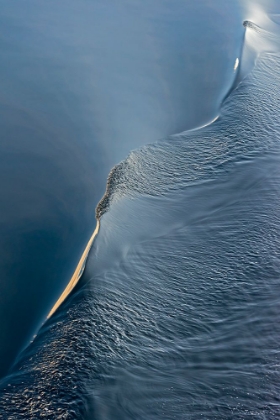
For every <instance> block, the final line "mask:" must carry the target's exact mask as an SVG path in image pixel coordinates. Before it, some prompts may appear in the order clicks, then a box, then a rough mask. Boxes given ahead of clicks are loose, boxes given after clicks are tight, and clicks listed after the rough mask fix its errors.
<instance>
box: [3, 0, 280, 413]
mask: <svg viewBox="0 0 280 420" xmlns="http://www.w3.org/2000/svg"><path fill="white" fill-rule="evenodd" d="M217 7H218V10H222V5H221V4H218V3H217ZM270 7H271V9H269V8H268V6H267V8H266V10H262V9H261V4H256V3H254V2H252V3H249V4H246V8H244V9H242V7H241V8H240V16H241V17H242V19H241V21H240V35H239V36H238V38H237V39H236V48H237V49H236V51H239V54H238V57H239V60H240V64H239V67H238V68H237V69H236V71H235V72H233V71H232V68H233V66H231V67H228V69H229V68H231V72H230V71H229V75H228V79H227V81H228V84H225V85H224V87H223V89H221V90H220V91H219V92H220V97H219V100H218V99H217V96H216V99H217V104H218V103H219V104H220V106H221V107H220V109H219V110H218V108H216V111H217V110H218V111H219V112H218V114H217V115H216V114H215V113H214V111H215V107H211V109H212V111H213V115H212V116H211V119H213V118H212V117H215V116H218V118H217V119H216V120H215V121H214V122H212V123H210V124H208V125H206V126H204V127H201V128H198V129H193V130H187V129H188V128H193V126H192V124H191V123H190V125H189V126H188V124H187V123H186V124H187V125H186V130H184V131H181V132H180V131H179V130H178V131H177V130H175V132H174V133H165V134H166V135H165V137H164V136H162V140H157V139H156V138H155V139H152V141H150V142H148V141H147V142H145V143H149V144H146V145H145V146H141V147H137V148H135V149H134V150H132V151H131V152H130V153H129V154H128V156H127V157H126V158H124V159H123V160H122V161H121V162H120V163H119V164H117V165H116V166H115V167H114V168H113V169H112V170H111V172H110V174H109V176H108V180H107V189H106V193H105V195H104V196H103V199H101V201H100V202H99V204H98V205H97V208H96V218H97V220H98V221H99V223H100V228H99V232H98V234H97V236H96V238H95V240H94V243H93V245H92V248H91V251H90V253H89V256H88V260H87V264H86V267H85V270H84V272H83V275H82V277H81V279H80V281H79V283H78V285H77V286H76V288H75V289H74V290H73V291H72V293H71V294H70V295H69V297H68V298H67V299H66V300H65V301H64V302H63V303H62V305H61V306H60V307H59V308H58V310H57V311H56V312H55V313H54V315H53V316H52V317H51V318H49V319H48V321H47V322H46V323H45V324H44V325H43V326H42V328H41V329H40V330H39V331H38V334H37V335H36V337H35V338H34V340H33V341H32V343H31V344H30V345H29V346H27V347H26V348H25V350H24V351H23V352H22V353H21V354H19V356H18V357H17V360H16V362H15V364H14V365H13V366H12V368H11V369H10V371H9V372H8V374H7V375H6V376H5V377H3V379H2V381H1V383H0V410H1V411H0V412H1V415H2V417H3V418H4V419H21V418H23V419H29V418H30V419H37V418H49V419H89V420H93V419H106V420H108V419H191V420H193V419H201V418H202V419H211V420H212V419H240V420H241V419H273V418H275V419H276V418H279V417H280V400H279V390H280V389H279V382H280V370H279V366H280V347H279V333H280V327H279V325H280V322H279V321H280V311H279V307H280V306H279V304H280V298H279V291H280V258H279V255H280V252H279V251H280V249H279V248H280V242H279V235H280V200H279V199H280V169H279V168H280V165H279V164H280V162H279V160H280V154H279V152H280V147H279V146H280V118H279V117H280V107H279V104H280V97H279V88H280V37H279V33H280V32H279V28H278V16H279V15H277V5H274V9H273V5H271V6H270ZM227 13H228V11H227ZM243 21H245V23H244V26H243V25H242V22H243ZM244 32H246V33H245V34H244ZM238 40H239V41H242V43H241V44H238V42H237V41H238ZM238 45H239V46H238ZM235 60H236V58H234V59H233V60H232V62H233V65H234V63H235V62H236V61H235ZM206 97H207V95H206V96H205V98H206ZM223 98H224V99H223ZM198 103H199V101H198ZM203 115H204V116H205V121H201V123H207V122H209V121H207V118H208V116H207V118H206V113H203ZM209 116H210V115H209ZM192 121H194V120H192ZM197 122H198V121H197ZM195 125H196V124H195ZM197 125H200V124H197ZM177 127H178V128H179V127H180V124H178V126H177ZM170 134H172V135H170ZM132 148H133V147H131V149H132ZM51 303H52V301H51V300H50V303H49V305H50V304H51ZM45 307H46V309H48V305H47V304H46V305H45Z"/></svg>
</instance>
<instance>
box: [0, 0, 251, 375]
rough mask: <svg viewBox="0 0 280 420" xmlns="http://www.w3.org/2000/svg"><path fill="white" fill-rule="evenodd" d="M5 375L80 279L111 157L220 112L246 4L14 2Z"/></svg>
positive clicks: (6, 6)
mask: <svg viewBox="0 0 280 420" xmlns="http://www.w3.org/2000/svg"><path fill="white" fill-rule="evenodd" d="M0 26H1V39H0V60H1V65H0V85H1V94H0V108H1V113H0V130H1V145H0V191H1V203H2V204H1V209H0V220H1V226H0V231H1V235H0V238H1V239H0V255H1V258H0V270H1V281H0V325H1V328H0V343H1V345H0V375H3V374H4V373H5V372H7V369H8V368H9V366H10V365H11V363H12V362H13V361H14V359H15V357H16V355H17V354H18V352H19V350H20V349H22V348H23V347H24V346H25V345H26V344H28V343H29V342H30V339H31V338H32V336H33V335H34V333H36V332H37V330H38V328H39V327H40V326H41V324H42V322H43V321H44V320H45V318H46V316H47V314H48V313H49V311H50V309H51V308H52V306H53V304H54V303H55V302H56V300H57V298H58V297H59V295H60V293H61V292H62V291H63V289H64V288H65V286H66V285H67V283H68V281H69V279H70V277H71V276H72V273H73V271H74V269H75V267H76V265H77V263H78V261H79V259H80V256H81V254H82V252H83V249H84V247H85V246H86V244H87V241H88V240H89V238H90V236H91V234H92V232H93V230H94V228H95V223H96V221H95V217H94V215H95V214H94V213H95V207H96V205H97V203H98V202H99V200H100V199H101V197H102V196H103V194H104V191H105V188H106V179H107V177H108V174H109V172H110V170H111V169H112V167H113V166H114V165H115V164H117V163H118V162H120V161H121V160H122V159H124V158H125V157H126V155H127V154H128V153H129V152H130V151H131V150H132V149H134V148H136V147H139V146H141V145H143V144H147V143H152V142H154V141H156V140H158V139H160V138H165V137H166V136H167V135H170V134H174V133H178V132H181V131H182V130H185V129H188V128H192V127H197V126H199V125H202V124H205V123H207V122H209V121H210V120H212V119H213V118H215V117H216V116H217V114H218V112H219V107H220V103H221V100H222V98H223V97H224V95H225V94H226V92H227V91H228V89H229V88H230V86H231V85H232V82H233V80H234V77H235V74H236V72H234V69H233V67H234V63H235V60H236V57H238V56H239V55H240V51H241V48H242V40H243V35H244V28H243V27H242V18H241V10H240V8H239V7H238V4H237V3H236V4H235V3H234V4H232V5H224V2H223V1H222V0H216V1H215V2H214V3H213V2H209V1H208V0H203V1H202V2H200V3H199V4H188V3H186V2H184V1H181V0H180V1H176V2H173V1H170V0H168V1H164V2H162V1H158V0H156V1H153V2H152V4H151V2H150V1H131V0H125V1H121V2H118V4H116V3H115V2H113V1H110V0H108V1H107V0H106V1H102V2H100V1H97V0H94V1H82V2H80V3H79V4H78V3H77V2H74V1H71V0H70V1H69V0H67V1H64V0H59V1H56V2H54V1H47V2H46V1H43V0H39V1H37V0H36V1H34V0H27V1H24V2H22V1H18V0H7V1H2V2H1V13H0Z"/></svg>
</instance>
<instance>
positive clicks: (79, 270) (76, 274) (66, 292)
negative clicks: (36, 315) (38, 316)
mask: <svg viewBox="0 0 280 420" xmlns="http://www.w3.org/2000/svg"><path fill="white" fill-rule="evenodd" d="M99 226H100V223H99V219H97V222H96V228H95V230H94V232H93V234H92V235H91V238H90V240H89V241H88V243H87V246H86V247H85V250H84V252H83V254H82V256H81V258H80V261H79V263H78V265H77V267H76V269H75V271H74V273H73V275H72V277H71V279H70V281H69V283H68V284H67V286H66V288H65V289H64V291H63V292H62V294H61V295H60V297H59V298H58V300H57V301H56V303H55V304H54V306H53V307H52V309H51V311H50V312H49V314H48V316H47V319H49V318H50V317H51V316H52V315H53V314H54V313H55V311H56V310H57V309H58V308H59V306H60V305H61V304H62V303H63V302H64V301H65V299H66V298H67V296H68V295H69V294H70V293H71V292H72V290H73V289H74V287H75V286H76V284H77V283H78V281H79V280H80V278H81V276H82V274H83V272H84V269H85V264H86V261H87V258H88V254H89V251H90V249H91V247H92V244H93V242H94V239H95V237H96V235H97V234H98V231H99Z"/></svg>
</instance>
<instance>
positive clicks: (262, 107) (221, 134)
mask: <svg viewBox="0 0 280 420" xmlns="http://www.w3.org/2000/svg"><path fill="white" fill-rule="evenodd" d="M279 75H280V62H279V56H278V55H277V54H263V55H262V56H261V57H260V58H259V59H258V61H257V63H256V67H255V68H254V70H253V72H252V74H250V77H247V78H246V80H244V81H243V82H241V83H240V84H239V85H238V86H237V88H236V89H235V90H234V91H233V92H232V94H231V95H230V96H229V97H228V98H227V99H226V100H225V102H224V104H223V109H222V110H221V116H220V118H219V119H218V120H217V121H215V122H214V123H213V124H212V125H211V126H208V127H205V128H203V129H201V130H198V131H193V132H189V133H188V132H186V133H182V134H180V135H175V136H171V137H169V138H168V139H166V140H165V141H161V142H159V143H154V144H151V145H148V146H146V147H143V148H142V149H140V150H137V151H134V152H131V153H130V155H129V156H128V158H127V159H126V160H124V161H123V162H122V163H120V164H119V165H117V166H116V167H115V168H113V170H112V171H111V173H110V175H109V178H108V182H107V188H106V193H105V195H104V197H103V199H102V200H101V201H100V203H99V205H98V206H97V209H96V218H97V220H98V221H100V219H101V218H102V216H103V215H104V214H105V213H106V212H108V210H109V209H110V208H111V206H112V205H113V204H114V202H115V201H117V200H120V199H121V198H122V197H135V196H145V195H147V196H152V197H164V196H166V195H167V194H169V193H171V192H176V191H177V190H182V189H186V188H188V187H189V186H191V185H194V184H202V183H205V182H209V181H210V180H213V179H217V178H219V179H222V178H223V177H225V176H228V174H230V172H231V169H232V167H234V166H235V165H236V164H239V163H242V162H245V161H249V160H252V159H254V158H255V157H256V156H259V155H261V154H262V155H263V154H265V153H266V152H269V153H273V152H276V151H277V152H278V151H279V139H280V137H279V136H280V122H279V121H280V119H279V117H280V110H279V94H278V92H279V87H280V76H279ZM101 228H102V226H101ZM88 251H89V249H88ZM86 255H88V253H87V254H86ZM84 261H85V260H84ZM82 266H83V264H82ZM77 274H78V275H77V278H79V277H80V274H81V270H79V271H78V272H77ZM115 304H116V303H115V302H112V307H113V309H114V305H115ZM105 306H106V305H105ZM98 309H99V310H100V311H98ZM102 309H104V308H102V304H100V307H98V302H97V307H94V306H93V294H92V292H90V291H89V290H88V288H87V287H83V288H82V289H81V290H79V291H78V292H77V293H76V294H72V295H70V299H68V300H66V301H64V303H62V305H61V306H60V307H59V308H58V310H57V311H56V313H55V314H54V316H53V317H52V318H51V319H49V320H48V321H47V323H46V324H45V325H44V326H43V328H42V329H41V331H40V332H39V334H38V336H37V337H36V338H35V339H34V341H33V343H32V344H31V345H30V346H29V347H28V348H27V349H26V350H25V352H23V353H22V354H21V356H20V358H19V359H18V361H17V363H16V365H15V366H14V368H13V369H12V371H11V372H10V375H9V376H7V377H6V378H4V380H3V381H2V382H1V389H0V407H1V410H2V413H1V414H2V416H3V418H4V419H5V418H7V419H21V418H30V419H36V418H40V416H41V415H44V416H45V417H46V418H57V419H65V418H67V419H75V418H81V417H82V416H85V413H86V412H87V410H88V409H89V406H88V404H89V403H88V398H87V389H88V388H87V387H88V384H89V383H90V382H92V378H93V377H94V378H97V377H101V376H102V373H103V372H104V370H108V369H109V368H110V364H112V363H113V361H114V358H116V357H117V356H121V357H123V355H124V352H125V345H124V344H123V343H122V340H124V338H123V336H122V334H121V333H119V337H118V338H119V339H120V340H121V344H120V345H119V346H116V344H115V341H116V340H114V338H115V337H111V338H110V335H109V338H108V340H111V341H109V343H108V342H106V343H105V342H103V341H102V338H101V337H102V336H103V335H104V334H105V333H104V331H106V327H108V329H109V326H110V322H111V321H110V313H109V311H108V310H107V309H106V308H105V309H106V310H105V311H104V312H102ZM105 315H106V316H105ZM111 316H113V315H112V314H111ZM115 333H116V335H118V331H116V332H115ZM110 346H111V347H112V354H110V355H109V356H108V357H107V354H108V353H107V351H108V347H110ZM105 367H106V369H105Z"/></svg>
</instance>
